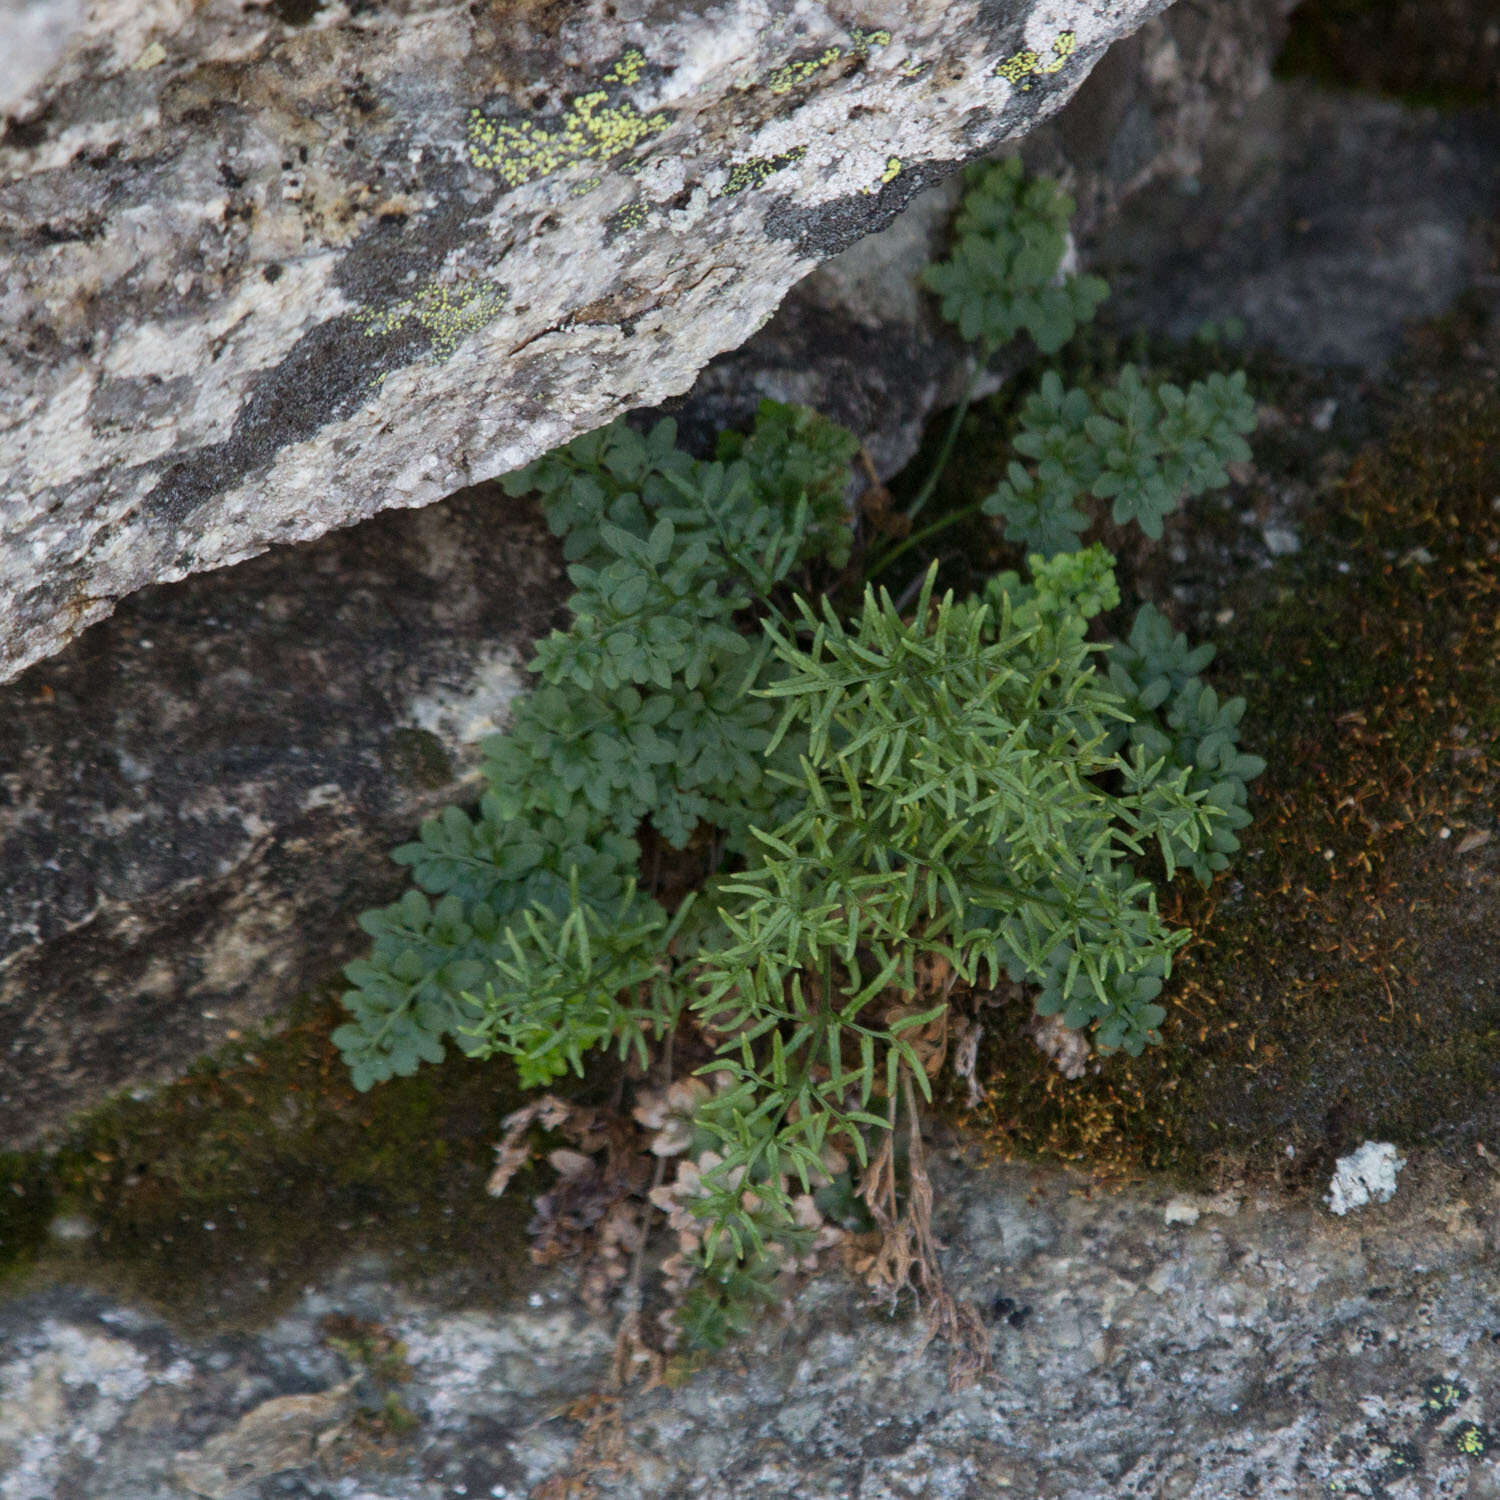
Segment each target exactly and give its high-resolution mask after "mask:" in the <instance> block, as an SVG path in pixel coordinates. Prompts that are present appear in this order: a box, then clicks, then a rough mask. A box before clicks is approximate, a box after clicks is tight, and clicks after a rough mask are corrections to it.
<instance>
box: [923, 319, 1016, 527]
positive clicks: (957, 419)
mask: <svg viewBox="0 0 1500 1500" xmlns="http://www.w3.org/2000/svg"><path fill="white" fill-rule="evenodd" d="M994 352H995V351H994V349H993V348H992V347H990V346H989V345H986V346H985V347H984V348H983V349H982V350H981V351H980V354H979V359H978V360H977V361H976V362H975V365H974V369H973V371H972V372H971V373H970V375H969V379H968V383H967V384H966V385H965V386H964V393H963V396H962V398H961V399H960V401H959V403H958V405H957V406H956V407H954V408H953V420H952V421H951V422H949V423H948V431H947V432H946V433H944V434H943V446H942V447H941V448H940V449H939V450H938V456H937V462H936V463H935V464H934V465H933V467H932V473H930V474H929V475H928V476H927V482H926V483H925V484H924V485H923V486H922V488H921V489H919V490H918V491H917V497H916V499H915V500H913V501H912V503H911V504H910V505H908V506H907V507H906V514H907V518H908V519H910V520H915V519H916V517H917V516H918V514H919V513H920V512H921V510H922V507H923V506H924V505H926V504H927V502H928V501H929V500H930V499H932V496H933V492H934V491H935V490H936V489H937V487H938V481H939V480H940V479H941V478H942V477H943V471H944V470H945V469H947V467H948V460H949V459H950V458H952V457H953V445H954V444H955V443H956V442H957V441H958V432H959V428H961V427H962V426H963V424H964V418H965V417H966V416H968V414H969V408H970V407H971V406H972V405H973V404H974V392H975V390H976V389H977V388H978V385H979V377H980V376H981V375H982V374H983V373H984V371H985V370H986V369H987V368H988V366H989V362H990V359H991V356H992V355H993V354H994Z"/></svg>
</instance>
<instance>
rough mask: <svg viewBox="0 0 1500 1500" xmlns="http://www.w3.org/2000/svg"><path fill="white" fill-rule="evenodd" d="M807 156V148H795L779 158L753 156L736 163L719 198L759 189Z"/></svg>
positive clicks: (731, 168)
mask: <svg viewBox="0 0 1500 1500" xmlns="http://www.w3.org/2000/svg"><path fill="white" fill-rule="evenodd" d="M806 155H807V147H806V146H793V147H792V149H791V150H790V151H783V152H782V153H781V154H780V155H779V156H752V157H749V158H748V159H746V160H745V161H741V162H736V163H735V164H734V165H733V166H732V167H730V169H729V177H728V180H727V181H726V182H725V184H724V186H723V187H722V188H721V189H720V190H719V194H718V196H719V197H720V198H732V197H734V195H735V194H736V193H743V192H744V191H745V190H746V189H747V188H758V187H760V186H761V185H762V184H763V183H764V182H766V181H767V180H768V179H769V178H771V177H774V176H775V175H776V173H777V172H781V171H784V170H785V169H786V168H787V167H789V166H791V165H792V163H793V162H798V161H801V160H802V158H803V157H804V156H806Z"/></svg>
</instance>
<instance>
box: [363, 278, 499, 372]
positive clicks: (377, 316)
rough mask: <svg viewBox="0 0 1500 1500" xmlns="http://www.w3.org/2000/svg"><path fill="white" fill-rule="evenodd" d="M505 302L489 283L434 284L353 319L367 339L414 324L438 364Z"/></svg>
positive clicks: (481, 326)
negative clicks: (361, 327)
mask: <svg viewBox="0 0 1500 1500" xmlns="http://www.w3.org/2000/svg"><path fill="white" fill-rule="evenodd" d="M505 302H506V292H505V289H504V288H503V287H500V286H496V285H495V283H494V282H492V281H469V282H458V283H455V284H453V285H446V284H440V283H438V282H433V283H431V284H430V285H428V286H425V287H423V288H422V290H421V291H419V292H417V293H416V294H415V295H413V296H411V297H407V298H405V299H404V300H403V301H400V302H397V303H394V304H393V305H391V306H390V307H386V308H383V309H380V310H374V309H370V308H361V309H359V310H358V311H357V312H356V313H355V317H356V318H357V319H358V320H359V322H360V323H361V324H363V325H364V331H365V336H366V337H367V338H379V337H381V336H382V335H386V334H392V333H395V332H397V330H399V329H400V328H402V327H404V326H405V325H406V324H407V323H408V322H411V321H415V322H416V323H418V324H419V325H420V326H421V327H422V328H423V329H425V330H426V332H427V334H428V336H429V338H430V339H431V341H432V342H431V353H432V358H433V359H434V360H436V361H437V362H438V363H439V364H441V363H443V362H444V361H445V360H447V359H449V358H451V356H452V355H453V353H454V351H455V350H456V349H457V348H458V346H459V345H460V344H461V343H462V342H463V341H464V340H465V339H466V338H468V336H469V335H470V334H471V333H476V332H477V331H478V330H479V329H481V328H483V327H484V326H485V325H486V324H487V323H490V322H493V321H494V319H495V318H496V317H497V316H498V315H499V313H500V311H501V309H502V308H503V307H504V306H505Z"/></svg>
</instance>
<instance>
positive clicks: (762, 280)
mask: <svg viewBox="0 0 1500 1500" xmlns="http://www.w3.org/2000/svg"><path fill="white" fill-rule="evenodd" d="M50 5H56V6H57V8H58V10H59V13H60V14H61V13H63V12H66V13H67V15H65V16H64V23H66V21H67V18H68V16H72V17H73V18H74V19H73V22H72V25H73V29H72V31H71V32H70V33H66V36H67V39H66V40H65V41H63V42H61V43H57V41H56V37H53V40H52V42H50V43H49V49H48V51H47V53H46V56H48V57H53V58H54V60H53V61H52V62H51V64H50V66H49V67H47V68H46V69H45V70H44V71H43V73H42V74H41V76H40V77H39V78H37V79H35V80H34V81H33V82H31V84H30V86H29V88H27V89H26V90H25V92H24V93H23V94H22V95H21V96H20V97H16V96H15V93H14V89H13V88H7V90H6V99H7V102H6V104H5V108H6V110H7V115H6V118H5V120H4V132H3V135H0V263H3V264H4V265H5V267H6V275H5V277H4V278H3V279H0V496H3V497H4V503H3V510H0V625H3V630H0V680H4V679H7V678H10V677H13V676H15V675H16V674H17V673H18V672H20V671H21V670H22V669H23V668H24V667H25V666H27V665H28V664H30V663H31V662H34V661H36V660H38V659H40V658H42V657H44V656H46V655H49V654H50V653H52V652H55V651H56V650H57V649H58V648H59V647H61V646H62V645H63V644H65V643H66V642H67V641H68V640H70V639H71V638H72V637H73V636H75V635H76V634H77V633H78V632H79V631H80V630H82V629H83V628H84V627H85V626H86V625H88V624H90V623H91V622H93V621H95V620H98V619H100V618H102V617H103V616H105V615H107V614H108V613H109V612H110V611H111V610H112V609H113V607H114V605H115V602H116V601H117V600H119V599H120V598H122V597H124V596H125V595H127V594H129V593H132V592H134V591H135V590H136V589H139V588H141V587H143V586H145V585H147V584H150V583H154V582H163V581H167V580H171V579H176V578H181V577H184V576H185V575H187V574H190V573H193V572H196V571H199V570H202V569H208V568H216V567H221V566H223V565H225V564H228V563H233V562H237V561H240V560H242V559H244V558H247V557H250V556H253V555H254V554H256V553H258V552H261V551H263V550H265V549H266V548H267V547H269V546H271V545H273V544H275V543H278V542H287V541H295V540H302V539H307V538H311V537H316V536H318V535H321V534H322V533H324V532H326V531H329V530H331V529H333V528H335V527H340V526H344V525H347V524H349V523H351V522H354V521H357V520H361V519H363V518H365V517H367V516H369V515H372V514H374V513H375V512H377V511H379V510H383V509H386V508H389V507H395V506H418V505H425V504H427V503H429V502H431V501H434V500H437V499H440V498H441V497H442V496H444V495H447V494H450V493H452V492H453V491H454V490H456V489H458V488H460V487H461V486H464V485H467V484H472V483H475V482H478V481H480V480H483V479H486V478H489V477H492V476H494V475H496V474H500V473H503V472H504V471H506V470H508V469H511V468H514V467H516V466H517V465H519V464H521V463H524V462H526V461H528V460H529V459H530V458H532V457H534V456H535V455H536V454H538V453H540V452H543V451H545V450H546V449H548V448H550V447H552V446H554V445H555V444H557V443H560V442H562V441H565V440H566V439H568V438H569V437H571V436H573V435H575V434H577V433H579V432H583V431H586V430H588V429H590V428H593V427H597V426H599V425H601V424H602V423H604V422H605V421H607V420H609V419H610V418H611V417H612V416H614V415H616V414H618V413H619V412H622V411H625V410H628V409H630V408H633V407H639V406H646V405H652V404H655V403H657V402H660V401H661V400H663V399H665V398H667V397H669V396H672V395H675V394H677V393H679V392H681V391H683V390H685V389H687V387H688V386H689V385H690V384H691V382H692V380H693V378H694V376H695V375H696V374H697V372H698V371H699V370H700V369H701V368H702V367H703V366H704V365H705V364H707V363H708V361H709V360H710V359H711V358H712V357H713V356H714V355H715V354H718V353H719V352H721V351H722V350H724V349H727V348H730V347H734V346H736V345H738V344H740V343H742V342H743V341H744V340H745V339H746V338H747V337H748V336H749V335H750V334H751V333H752V332H753V331H754V330H755V329H756V328H758V327H759V326H760V325H761V324H762V323H763V322H764V321H765V320H766V319H767V318H768V317H769V316H770V314H771V313H772V311H773V310H774V309H775V308H776V306H777V304H778V303H779V302H780V301H781V299H782V297H783V295H784V294H785V292H786V291H787V290H788V288H789V287H791V286H792V285H793V284H794V283H795V282H796V281H797V280H798V279H799V278H800V277H801V276H803V275H804V274H805V273H806V272H807V271H808V270H809V269H810V268H811V267H812V266H814V265H816V264H817V263H819V262H820V261H822V260H824V259H826V258H827V257H829V256H830V255H833V254H835V253H836V252H838V251H840V250H842V249H843V248H844V247H845V246H847V245H848V244H850V243H851V242H852V241H854V240H855V239H857V238H859V237H860V236H861V235H863V234H866V233H868V232H870V231H872V230H875V229H878V228H880V227H882V226H883V225H885V224H887V223H888V222H889V221H890V220H891V218H892V217H893V216H894V215H895V214H896V213H897V212H898V211H899V210H900V209H901V208H902V207H903V206H904V205H905V203H906V202H907V201H908V200H909V198H910V197H911V196H912V194H913V193H915V192H916V191H917V190H918V189H919V188H921V187H922V186H924V185H925V184H927V183H930V182H932V181H935V180H936V179H938V178H940V177H942V176H945V175H947V174H948V173H950V172H951V171H952V170H953V169H954V168H955V167H956V166H957V165H958V164H960V163H961V162H963V161H966V160H968V159H970V158H972V157H974V156H977V155H979V154H980V153H982V152H984V151H986V150H989V149H991V148H992V147H994V146H995V145H997V144H998V143H1000V142H1001V141H1003V140H1006V139H1008V138H1011V137H1015V136H1020V135H1023V134H1025V133H1026V132H1027V131H1028V130H1029V129H1030V128H1031V127H1032V126H1033V125H1034V124H1036V123H1037V122H1039V121H1040V120H1042V119H1043V118H1045V117H1046V116H1048V115H1049V114H1051V113H1052V112H1053V111H1054V110H1055V109H1056V108H1057V107H1058V106H1059V105H1060V104H1061V103H1062V102H1063V101H1064V100H1065V99H1066V98H1067V97H1068V96H1069V95H1070V94H1071V93H1072V92H1073V90H1074V89H1075V88H1076V87H1077V86H1078V84H1079V83H1080V82H1082V80H1083V79H1084V78H1085V77H1086V76H1087V74H1088V71H1089V69H1090V68H1091V67H1092V66H1093V64H1094V62H1095V61H1096V60H1097V59H1098V58H1099V57H1100V56H1101V54H1102V53H1103V52H1104V50H1105V48H1106V47H1107V46H1108V45H1109V44H1110V43H1111V42H1113V41H1114V40H1116V39H1117V38H1119V37H1121V36H1124V35H1127V34H1129V33H1130V32H1132V31H1134V30H1135V29H1136V28H1137V27H1138V26H1140V25H1141V24H1142V23H1143V22H1144V21H1146V20H1147V19H1149V18H1150V17H1151V16H1153V15H1155V14H1156V13H1157V12H1158V11H1160V10H1162V9H1163V8H1164V0H967V3H950V0H900V3H899V4H898V3H895V0H863V3H839V0H822V3H795V0H759V3H755V4H724V5H717V6H714V5H709V6H704V5H701V4H695V3H690V0H658V3H647V0H613V3H608V0H550V3H549V0H528V3H518V0H479V3H473V4H469V3H456V0H435V3H434V0H386V3H373V4H372V3H368V0H354V3H348V4H344V3H339V4H324V5H321V6H320V5H319V3H318V0H295V3H294V0H275V3H272V4H271V5H270V6H269V7H262V6H254V5H249V4H243V3H240V0H205V3H202V4H196V5H192V6H189V5H187V4H185V3H182V0H146V3H144V4H126V3H124V0H94V3H93V4H91V5H88V6H79V5H77V4H76V3H75V4H72V5H68V6H61V5H60V4H58V0H40V8H44V7H47V6H50ZM38 8H39V7H38V5H37V4H34V5H33V10H36V9H38ZM59 48H60V50H59Z"/></svg>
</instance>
